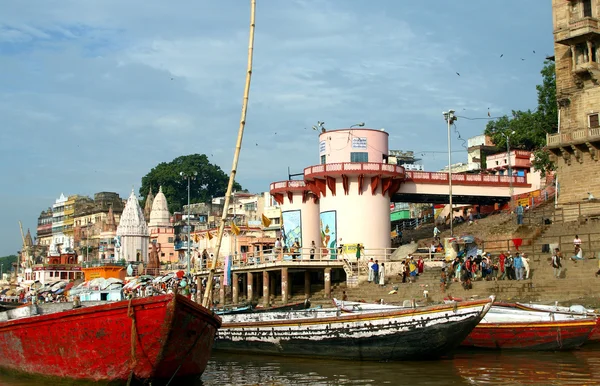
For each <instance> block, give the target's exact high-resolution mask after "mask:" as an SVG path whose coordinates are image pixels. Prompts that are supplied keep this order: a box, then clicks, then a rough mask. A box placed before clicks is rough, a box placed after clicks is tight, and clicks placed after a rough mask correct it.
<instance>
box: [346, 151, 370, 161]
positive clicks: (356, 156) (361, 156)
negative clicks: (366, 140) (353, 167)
mask: <svg viewBox="0 0 600 386" xmlns="http://www.w3.org/2000/svg"><path fill="white" fill-rule="evenodd" d="M350 162H369V153H367V152H352V153H350Z"/></svg>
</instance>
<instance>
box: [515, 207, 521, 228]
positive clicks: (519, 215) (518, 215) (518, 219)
mask: <svg viewBox="0 0 600 386" xmlns="http://www.w3.org/2000/svg"><path fill="white" fill-rule="evenodd" d="M515 213H517V225H523V205H521V203H520V202H519V206H517V209H516V210H515Z"/></svg>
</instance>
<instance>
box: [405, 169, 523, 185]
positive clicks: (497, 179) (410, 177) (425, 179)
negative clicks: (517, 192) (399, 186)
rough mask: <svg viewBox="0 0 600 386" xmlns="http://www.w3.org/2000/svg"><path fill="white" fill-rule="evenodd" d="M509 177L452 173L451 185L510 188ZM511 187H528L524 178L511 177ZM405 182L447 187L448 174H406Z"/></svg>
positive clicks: (410, 172)
mask: <svg viewBox="0 0 600 386" xmlns="http://www.w3.org/2000/svg"><path fill="white" fill-rule="evenodd" d="M509 178H510V177H508V176H493V175H489V174H461V173H452V184H453V185H473V186H482V185H483V186H510V179H509ZM512 179H513V187H530V186H531V184H528V183H527V178H526V177H518V176H513V177H512ZM406 181H412V182H416V183H421V184H432V185H447V184H448V173H444V172H414V171H409V172H406Z"/></svg>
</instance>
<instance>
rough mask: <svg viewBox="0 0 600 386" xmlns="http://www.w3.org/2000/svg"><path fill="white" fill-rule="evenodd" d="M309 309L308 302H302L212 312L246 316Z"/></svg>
mask: <svg viewBox="0 0 600 386" xmlns="http://www.w3.org/2000/svg"><path fill="white" fill-rule="evenodd" d="M309 308H310V301H304V302H299V303H291V304H284V305H281V306H275V307H254V306H253V305H251V304H249V305H245V306H237V307H225V308H215V310H214V312H215V314H217V315H232V314H248V313H250V312H253V313H259V312H286V311H296V310H306V309H309Z"/></svg>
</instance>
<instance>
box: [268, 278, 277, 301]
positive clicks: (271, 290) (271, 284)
mask: <svg viewBox="0 0 600 386" xmlns="http://www.w3.org/2000/svg"><path fill="white" fill-rule="evenodd" d="M276 285H277V282H276V280H269V287H270V288H269V298H270V297H271V295H275V286H276Z"/></svg>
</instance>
